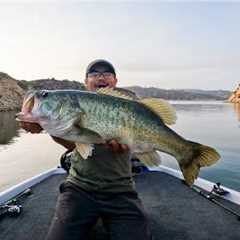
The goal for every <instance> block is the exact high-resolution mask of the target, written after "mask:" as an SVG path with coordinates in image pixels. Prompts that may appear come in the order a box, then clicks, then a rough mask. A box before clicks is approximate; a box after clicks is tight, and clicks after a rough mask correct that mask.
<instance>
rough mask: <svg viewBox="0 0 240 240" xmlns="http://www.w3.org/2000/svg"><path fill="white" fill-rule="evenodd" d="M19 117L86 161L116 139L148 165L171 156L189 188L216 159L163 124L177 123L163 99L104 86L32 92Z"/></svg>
mask: <svg viewBox="0 0 240 240" xmlns="http://www.w3.org/2000/svg"><path fill="white" fill-rule="evenodd" d="M17 119H18V120H20V121H25V122H34V123H38V124H40V125H41V126H42V128H43V129H45V130H46V131H47V132H48V133H49V134H50V135H53V136H56V137H60V138H63V139H66V140H69V141H73V142H75V144H76V148H77V150H78V152H79V153H80V154H81V155H82V157H83V158H84V159H86V158H87V157H88V156H90V155H91V154H92V150H93V149H94V144H101V143H105V142H106V141H107V140H110V139H116V140H117V141H118V142H119V143H121V144H127V145H128V147H129V149H130V151H131V153H132V154H134V155H135V156H136V157H137V158H138V159H139V160H140V161H142V162H143V163H144V164H145V165H147V166H155V165H159V163H160V159H159V155H158V154H157V152H156V151H160V152H165V153H168V154H170V155H172V156H174V157H175V158H176V159H177V161H178V164H179V166H180V169H181V171H182V173H183V176H184V178H185V181H186V182H187V183H188V184H189V185H191V184H193V182H194V180H195V179H196V178H197V176H198V173H199V170H200V167H203V166H210V165H212V164H214V163H215V162H216V161H217V160H218V159H219V158H220V155H219V154H218V153H217V151H216V150H215V149H213V148H211V147H209V146H205V145H202V144H199V143H195V142H192V141H189V140H186V139H184V138H183V137H181V136H180V135H178V134H177V133H176V132H174V131H173V130H171V129H170V128H169V127H168V126H167V125H171V124H173V123H174V122H175V120H176V114H175V110H174V108H173V107H172V106H171V105H170V104H168V103H167V102H165V101H164V100H160V99H156V98H149V99H142V100H140V99H136V98H133V97H131V96H127V95H124V94H123V93H122V92H119V91H116V90H113V89H109V88H102V89H99V90H98V92H96V93H95V92H88V91H77V90H56V91H48V90H41V91H33V92H29V93H28V94H27V95H26V97H25V99H24V102H23V106H22V111H21V112H20V113H19V114H18V115H17Z"/></svg>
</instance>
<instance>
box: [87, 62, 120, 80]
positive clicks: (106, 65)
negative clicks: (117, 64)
mask: <svg viewBox="0 0 240 240" xmlns="http://www.w3.org/2000/svg"><path fill="white" fill-rule="evenodd" d="M100 66H101V67H104V68H106V71H107V72H110V73H113V74H114V75H115V76H116V72H115V68H114V67H113V65H112V64H111V63H110V62H108V61H107V60H104V59H97V60H95V61H93V62H91V63H89V65H88V66H87V69H86V77H87V75H88V73H91V72H95V71H96V70H95V68H96V67H100Z"/></svg>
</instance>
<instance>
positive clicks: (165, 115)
mask: <svg viewBox="0 0 240 240" xmlns="http://www.w3.org/2000/svg"><path fill="white" fill-rule="evenodd" d="M139 102H141V103H143V104H144V105H145V106H147V107H148V108H150V109H151V110H152V111H153V112H155V113H156V114H157V115H158V116H159V117H160V118H161V119H162V120H163V122H164V123H165V124H168V125H172V124H174V123H175V122H176V120H177V116H176V111H175V109H174V107H173V106H172V105H171V104H169V103H168V102H167V101H165V100H163V99H159V98H145V99H141V100H139Z"/></svg>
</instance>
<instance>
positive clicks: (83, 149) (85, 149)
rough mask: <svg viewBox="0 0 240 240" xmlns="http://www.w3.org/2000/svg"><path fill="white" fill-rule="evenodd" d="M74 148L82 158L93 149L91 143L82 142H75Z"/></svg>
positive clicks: (87, 155) (90, 154) (88, 154)
mask: <svg viewBox="0 0 240 240" xmlns="http://www.w3.org/2000/svg"><path fill="white" fill-rule="evenodd" d="M75 145H76V149H77V151H78V152H79V154H80V155H81V156H82V157H83V159H87V158H88V157H89V156H92V152H93V149H94V145H93V144H84V143H75Z"/></svg>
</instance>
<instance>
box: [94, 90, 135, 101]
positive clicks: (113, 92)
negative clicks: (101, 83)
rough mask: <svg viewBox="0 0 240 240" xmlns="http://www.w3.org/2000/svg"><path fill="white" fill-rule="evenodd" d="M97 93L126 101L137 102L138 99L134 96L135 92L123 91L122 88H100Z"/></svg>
mask: <svg viewBox="0 0 240 240" xmlns="http://www.w3.org/2000/svg"><path fill="white" fill-rule="evenodd" d="M97 93H100V94H105V95H110V96H113V97H119V98H124V99H128V100H136V99H137V96H136V95H134V93H133V92H131V91H130V92H129V91H128V90H125V89H121V88H110V87H105V88H100V89H98V90H97Z"/></svg>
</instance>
